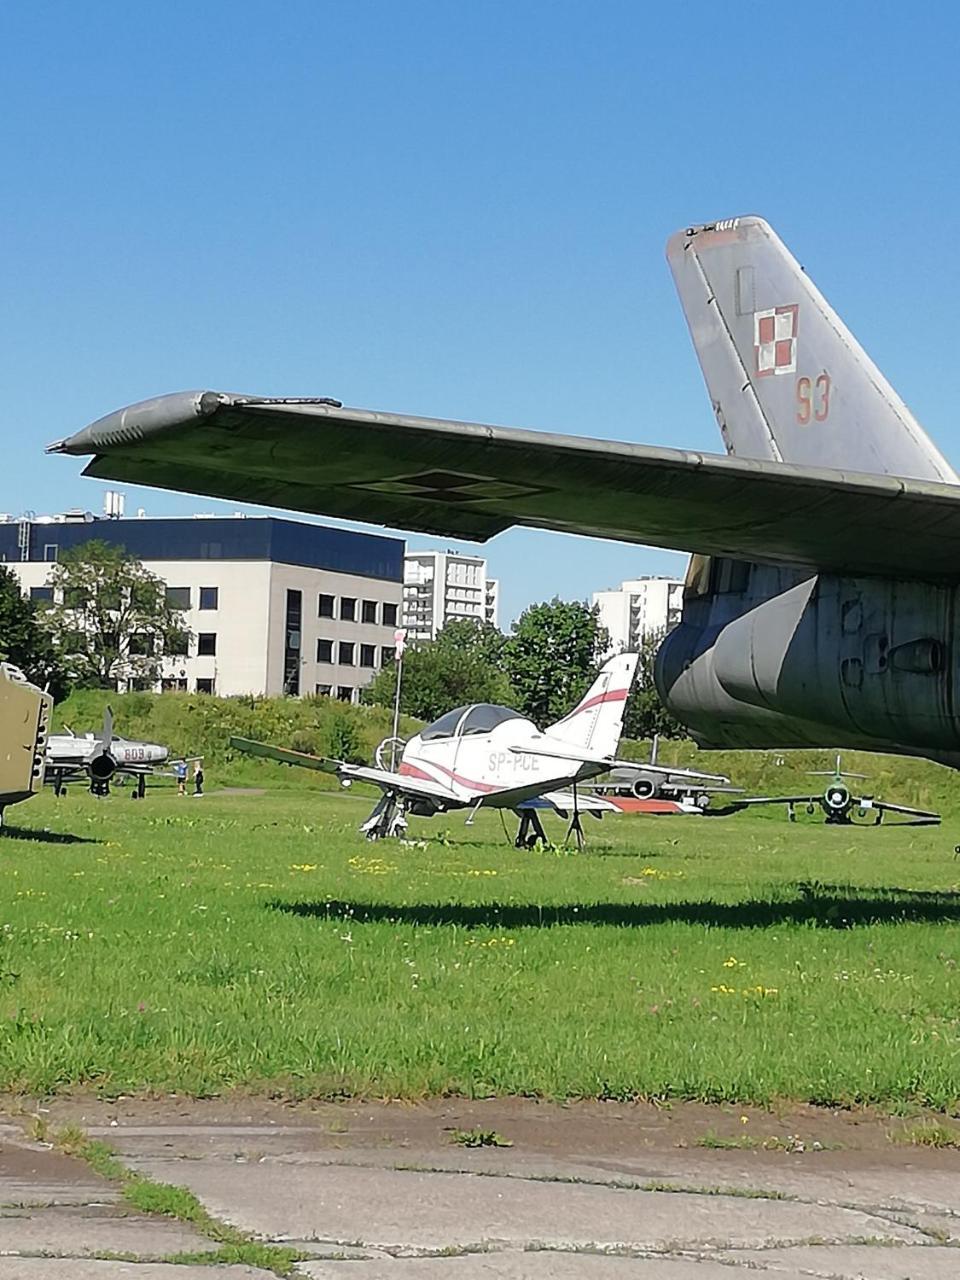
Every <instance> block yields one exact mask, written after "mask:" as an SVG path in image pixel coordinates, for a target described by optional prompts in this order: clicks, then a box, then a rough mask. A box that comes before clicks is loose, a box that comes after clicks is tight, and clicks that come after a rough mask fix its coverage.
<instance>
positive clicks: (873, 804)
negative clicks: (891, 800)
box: [856, 796, 941, 826]
mask: <svg viewBox="0 0 960 1280" xmlns="http://www.w3.org/2000/svg"><path fill="white" fill-rule="evenodd" d="M856 807H857V808H858V809H878V810H879V811H880V812H881V813H902V814H904V816H905V817H908V818H916V819H917V823H918V824H920V823H929V824H930V825H931V826H935V825H937V824H938V823H939V822H940V820H941V819H940V814H939V813H934V812H933V811H932V810H931V809H911V808H910V806H909V805H905V804H888V803H887V802H886V800H875V799H874V798H873V797H872V796H864V797H863V798H862V799H860V800H857V801H856ZM904 825H908V824H906V823H905V824H904Z"/></svg>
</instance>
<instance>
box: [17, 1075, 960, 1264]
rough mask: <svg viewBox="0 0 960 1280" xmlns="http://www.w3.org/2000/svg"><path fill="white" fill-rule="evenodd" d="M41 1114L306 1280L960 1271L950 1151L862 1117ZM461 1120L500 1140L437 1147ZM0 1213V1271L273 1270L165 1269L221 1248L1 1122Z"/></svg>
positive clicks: (499, 1110)
mask: <svg viewBox="0 0 960 1280" xmlns="http://www.w3.org/2000/svg"><path fill="white" fill-rule="evenodd" d="M591 1105H592V1109H591ZM703 1114H704V1116H706V1115H708V1114H710V1113H709V1112H708V1110H707V1109H703ZM493 1122H496V1123H493ZM50 1123H51V1127H55V1126H56V1125H57V1124H59V1123H72V1124H77V1123H80V1124H82V1126H83V1127H84V1128H85V1129H86V1131H87V1132H88V1133H89V1134H90V1135H91V1136H93V1137H98V1138H101V1139H103V1140H105V1141H107V1142H109V1143H110V1144H111V1146H113V1147H114V1149H115V1150H116V1151H117V1152H118V1153H119V1154H120V1156H121V1157H122V1159H123V1160H124V1162H125V1163H126V1164H127V1165H128V1166H129V1167H131V1168H133V1169H135V1170H138V1171H140V1172H141V1173H143V1174H146V1175H148V1176H150V1177H152V1178H155V1179H158V1180H159V1181H162V1182H169V1183H175V1184H177V1185H181V1186H185V1187H189V1188H190V1189H191V1190H192V1191H193V1192H194V1193H195V1194H196V1195H197V1196H198V1197H199V1198H200V1199H201V1201H202V1202H203V1204H204V1205H205V1206H206V1208H207V1209H208V1210H209V1211H210V1212H211V1213H213V1214H214V1215H216V1216H217V1217H219V1218H221V1219H222V1220H224V1221H226V1222H229V1223H231V1224H233V1225H234V1226H237V1227H240V1228H242V1229H244V1230H247V1231H250V1232H252V1233H254V1234H255V1235H256V1236H257V1237H259V1238H261V1239H263V1240H264V1241H269V1242H274V1243H284V1244H290V1245H293V1246H294V1247H296V1248H297V1249H299V1250H300V1251H301V1252H302V1253H303V1254H304V1255H306V1256H305V1258H304V1260H303V1261H301V1262H300V1263H298V1266H297V1274H299V1275H300V1276H302V1277H313V1278H314V1280H336V1278H338V1277H340V1278H341V1280H343V1278H346V1280H374V1278H376V1277H380V1276H384V1277H396V1280H407V1277H409V1278H410V1280H421V1278H422V1280H433V1278H434V1277H435V1278H436V1280H461V1278H462V1280H473V1277H530V1278H531V1280H538V1278H539V1277H559V1278H561V1280H562V1278H564V1277H585V1278H586V1280H591V1278H592V1277H609V1280H619V1278H620V1277H634V1276H636V1277H649V1278H652V1277H662V1278H663V1280H729V1277H731V1275H736V1274H737V1273H738V1272H741V1273H746V1272H749V1273H751V1274H755V1275H756V1274H759V1275H763V1274H767V1275H769V1276H770V1278H771V1280H784V1278H791V1277H801V1276H802V1277H829V1278H830V1280H947V1277H949V1278H950V1280H954V1278H955V1277H956V1276H958V1275H960V1184H958V1180H957V1176H956V1175H957V1172H958V1170H960V1157H958V1155H957V1153H955V1152H939V1151H929V1150H925V1149H915V1148H904V1147H897V1146H893V1145H892V1144H890V1142H889V1140H888V1139H887V1137H886V1136H885V1135H882V1136H881V1137H879V1138H878V1136H877V1134H878V1132H879V1130H877V1129H876V1126H874V1128H873V1129H870V1128H869V1127H868V1128H866V1129H864V1128H861V1129H860V1130H855V1126H852V1125H850V1126H848V1127H849V1129H850V1141H851V1142H853V1141H856V1143H857V1145H856V1146H847V1145H844V1146H843V1147H842V1149H835V1150H823V1151H811V1150H809V1149H808V1150H806V1151H804V1152H803V1153H799V1152H794V1153H787V1152H784V1151H782V1150H781V1151H765V1150H741V1149H733V1150H704V1149H700V1148H697V1147H692V1146H678V1145H677V1142H676V1140H675V1139H676V1132H677V1129H676V1124H674V1126H673V1128H672V1129H671V1120H670V1118H668V1119H667V1120H664V1119H663V1118H662V1117H660V1116H658V1115H657V1113H656V1112H655V1111H654V1110H653V1109H652V1108H646V1109H643V1108H634V1107H623V1106H621V1107H618V1108H616V1109H615V1110H611V1109H610V1107H609V1105H607V1106H606V1107H604V1105H603V1104H589V1105H586V1106H584V1107H578V1108H576V1109H572V1110H571V1109H570V1108H563V1107H551V1106H547V1105H545V1104H536V1103H522V1102H519V1101H515V1102H514V1103H511V1104H496V1103H491V1104H484V1103H452V1102H451V1103H443V1104H440V1103H437V1104H427V1105H424V1106H416V1107H415V1106H401V1105H397V1104H392V1105H389V1106H388V1105H379V1104H372V1105H365V1106H357V1105H348V1104H343V1105H333V1104H326V1105H317V1106H308V1105H302V1106H296V1107H294V1106H288V1107H282V1106H280V1105H279V1104H271V1103H265V1102H255V1101H253V1100H248V1101H247V1102H242V1103H226V1102H225V1103H222V1104H218V1103H205V1104H192V1103H187V1102H184V1101H183V1100H179V1099H174V1100H168V1101H166V1102H158V1103H153V1104H143V1103H135V1102H129V1103H127V1102H123V1101H121V1102H119V1103H116V1104H110V1103H100V1102H95V1101H89V1102H86V1103H84V1102H82V1101H78V1102H75V1103H69V1102H65V1103H57V1104H55V1105H53V1106H52V1108H51V1114H50ZM697 1123H698V1124H699V1123H701V1121H700V1120H699V1119H698V1121H697ZM744 1123H746V1122H744ZM785 1123H789V1124H790V1125H791V1126H792V1127H793V1128H796V1127H797V1121H796V1119H791V1120H790V1121H788V1122H785ZM474 1125H476V1126H478V1127H482V1128H500V1129H501V1130H502V1131H503V1132H504V1134H505V1136H506V1137H508V1138H510V1139H512V1140H513V1141H514V1145H513V1146H511V1147H504V1148H490V1147H484V1148H480V1149H476V1150H473V1149H464V1148H462V1147H460V1146H457V1145H454V1144H453V1143H452V1142H451V1131H452V1130H453V1129H455V1128H469V1127H472V1126H474ZM844 1132H846V1130H844ZM838 1145H839V1144H838ZM0 1202H2V1206H3V1207H2V1209H0V1280H14V1278H15V1280H21V1277H22V1278H23V1280H33V1278H34V1277H46V1276H61V1275H62V1276H65V1277H77V1280H88V1278H89V1280H111V1278H112V1277H117V1278H119V1277H123V1278H124V1280H127V1278H128V1277H136V1280H211V1277H216V1276H221V1277H229V1278H230V1280H249V1278H251V1277H255V1276H260V1277H263V1276H265V1275H266V1274H267V1273H265V1272H263V1271H258V1270H256V1269H252V1268H249V1267H240V1266H209V1265H203V1266H200V1265H176V1264H174V1263H172V1262H169V1261H164V1259H169V1258H170V1257H171V1256H172V1255H175V1254H178V1253H184V1252H190V1253H199V1252H203V1251H210V1250H211V1249H212V1248H213V1246H212V1244H211V1242H210V1241H209V1240H208V1239H206V1238H204V1237H202V1236H198V1235H197V1234H196V1233H195V1232H194V1231H193V1230H192V1229H191V1228H189V1227H187V1226H185V1225H184V1224H181V1223H178V1222H176V1221H174V1220H172V1219H166V1218H149V1217H145V1216H144V1215H142V1214H139V1213H136V1212H134V1211H132V1210H130V1209H129V1207H128V1206H125V1205H124V1204H123V1202H122V1201H121V1199H120V1197H119V1196H118V1193H117V1191H116V1188H115V1187H113V1186H112V1185H111V1184H110V1183H107V1182H105V1181H104V1180H103V1179H100V1178H98V1177H97V1176H96V1175H94V1174H92V1173H91V1172H90V1171H89V1170H88V1169H87V1168H86V1166H84V1165H83V1164H82V1163H80V1162H79V1161H76V1160H72V1159H69V1158H67V1157H66V1156H63V1155H61V1154H59V1153H58V1152H56V1151H55V1150H51V1149H48V1148H45V1147H44V1146H43V1145H42V1144H37V1143H31V1142H30V1141H28V1139H27V1138H26V1137H25V1129H24V1126H23V1122H22V1120H18V1119H17V1118H16V1117H14V1116H10V1117H8V1122H7V1123H6V1124H5V1125H3V1126H2V1127H0ZM43 1254H46V1255H48V1256H46V1257H44V1256H42V1255H43ZM96 1254H101V1255H104V1254H113V1255H114V1257H113V1258H109V1259H108V1258H105V1257H99V1258H98V1257H96V1256H94V1255H96ZM49 1255H53V1256H49ZM116 1255H123V1256H124V1260H122V1261H121V1260H119V1259H118V1258H117V1256H116ZM54 1259H56V1260H54Z"/></svg>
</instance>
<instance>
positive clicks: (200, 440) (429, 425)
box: [49, 392, 960, 582]
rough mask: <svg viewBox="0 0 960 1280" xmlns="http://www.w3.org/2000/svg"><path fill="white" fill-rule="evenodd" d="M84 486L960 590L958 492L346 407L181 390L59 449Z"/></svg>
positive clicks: (54, 448) (481, 537)
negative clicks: (573, 536)
mask: <svg viewBox="0 0 960 1280" xmlns="http://www.w3.org/2000/svg"><path fill="white" fill-rule="evenodd" d="M49 451H50V452H55V453H68V454H93V455H95V456H94V457H93V459H92V461H91V462H90V463H88V465H87V467H86V468H85V471H84V474H85V475H90V476H95V477H98V478H104V479H111V480H118V481H126V482H128V483H131V484H142V485H152V486H155V487H157V488H161V489H175V490H178V491H189V492H193V493H199V494H205V495H208V496H211V497H218V498H228V499H231V500H235V501H241V502H248V503H255V504H258V505H265V506H273V507H279V508H286V509H293V510H299V511H308V512H312V513H314V514H317V515H327V516H334V517H339V518H343V519H348V520H358V521H363V522H365V523H373V524H383V525H389V526H392V527H396V528H404V529H411V530H417V531H420V532H425V533H433V534H442V535H447V536H452V537H463V538H470V539H474V540H477V541H485V540H486V539H487V538H490V537H492V536H493V535H494V534H497V533H500V532H502V531H503V530H504V529H507V528H510V527H512V526H514V525H523V526H528V527H532V528H540V529H552V530H557V531H560V532H566V533H580V534H588V535H591V536H594V537H600V538H610V539H614V540H617V541H622V542H639V543H643V544H645V545H652V546H663V547H670V548H674V549H676V550H679V551H689V552H700V553H704V554H711V555H721V556H730V557H734V558H746V559H750V560H756V561H759V562H761V563H769V564H786V565H792V566H796V567H798V568H803V569H810V570H826V571H833V572H839V573H854V574H877V575H881V576H887V577H890V576H898V575H900V574H907V575H909V576H910V577H911V578H923V579H927V580H930V581H935V582H956V581H960V486H952V485H948V484H939V483H936V482H931V481H919V480H907V479H902V478H898V477H891V476H881V475H866V474H860V473H856V472H849V471H831V470H827V469H821V468H812V467H806V466H796V465H788V464H784V463H776V462H768V461H755V460H750V459H742V458H729V457H723V456H720V455H713V454H700V453H691V452H686V451H683V450H678V449H660V448H652V447H649V446H645V445H636V444H626V443H619V442H615V441H607V440H594V439H586V438H581V437H575V436H562V435H550V434H548V433H545V432H535V431H526V430H519V429H516V428H508V427H493V426H485V425H483V424H479V423H464V422H451V421H446V420H442V419H433V418H415V417H408V416H404V415H400V414H385V413H377V412H373V411H370V410H364V409H346V408H343V407H342V406H340V405H338V404H337V403H336V402H330V401H319V400H270V399H261V398H254V397H246V396H237V395H222V394H219V393H215V392H184V393H180V394H176V395H172V396H162V397H160V398H158V399H156V400H150V401H144V402H143V403H141V404H137V405H131V406H130V407H129V408H126V409H121V410H119V411H118V412H116V413H113V414H110V415H108V416H107V417H106V418H101V419H100V420H99V421H98V422H95V423H93V424H92V425H91V426H89V427H86V428H85V429H84V430H82V431H80V432H78V433H77V434H76V435H74V436H71V437H70V438H69V439H67V440H63V441H59V442H57V443H56V444H54V445H51V446H50V450H49Z"/></svg>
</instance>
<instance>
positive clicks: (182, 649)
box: [163, 631, 190, 658]
mask: <svg viewBox="0 0 960 1280" xmlns="http://www.w3.org/2000/svg"><path fill="white" fill-rule="evenodd" d="M163 651H164V653H166V654H167V656H168V657H170V658H185V657H187V655H188V654H189V652H190V633H189V632H188V631H171V632H170V634H169V635H168V636H167V637H166V639H165V641H164V644H163Z"/></svg>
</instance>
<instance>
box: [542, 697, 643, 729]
mask: <svg viewBox="0 0 960 1280" xmlns="http://www.w3.org/2000/svg"><path fill="white" fill-rule="evenodd" d="M629 693H630V690H629V689H611V690H610V691H609V692H608V693H598V694H597V695H596V697H594V698H588V699H587V700H586V702H581V703H580V705H579V707H574V708H573V710H572V711H571V712H570V714H569V715H567V716H564V717H563V719H562V720H558V721H557V724H566V722H567V721H568V720H572V719H573V717H574V716H578V715H579V714H580V712H581V711H589V710H590V708H591V707H598V706H599V705H600V703H601V702H625V701H626V699H627V696H628V694H629Z"/></svg>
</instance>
